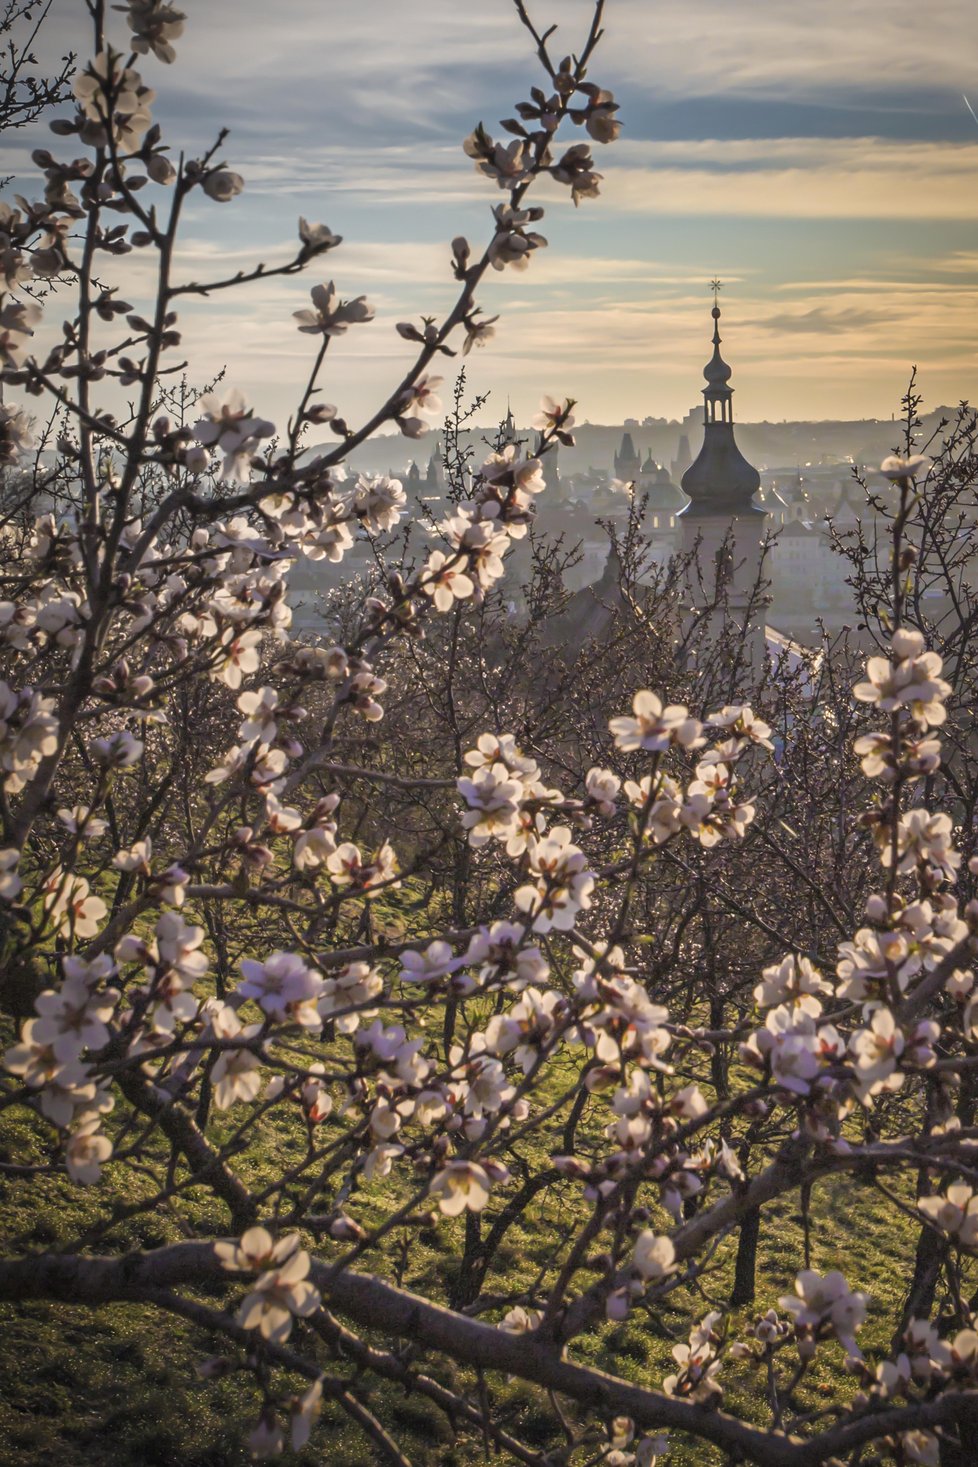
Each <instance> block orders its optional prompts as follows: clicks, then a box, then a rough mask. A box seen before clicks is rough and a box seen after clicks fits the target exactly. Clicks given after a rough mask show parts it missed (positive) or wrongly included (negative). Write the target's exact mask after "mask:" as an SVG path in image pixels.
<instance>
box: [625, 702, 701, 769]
mask: <svg viewBox="0 0 978 1467" xmlns="http://www.w3.org/2000/svg"><path fill="white" fill-rule="evenodd" d="M632 712H633V713H634V715H635V716H634V717H628V716H627V715H626V716H624V717H621V718H612V719H611V720H610V722H609V724H608V727H609V728H610V729H611V732H612V733H613V734H614V736H615V743H616V744H617V745H618V747H619V749H621V750H622V751H623V752H624V753H630V752H631V751H632V750H635V749H642V750H644V751H645V752H646V753H650V754H658V753H663V752H664V751H665V750H666V749H669V748H671V747H672V746H673V745H674V744H678V745H681V746H682V747H683V748H685V749H696V748H699V747H700V746H701V745H702V744H704V743H705V742H706V741H705V739H704V738H703V736H702V735H703V726H702V724H701V723H700V722H699V721H698V719H695V718H690V716H689V709H688V708H685V707H684V706H683V705H682V704H681V703H679V704H671V705H670V706H669V707H665V708H664V707H663V705H662V700H661V699H660V698H658V697H657V696H656V694H655V693H650V692H648V691H647V690H646V691H644V692H640V693H636V694H635V696H634V698H633V699H632Z"/></svg>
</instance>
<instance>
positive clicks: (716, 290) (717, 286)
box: [710, 280, 723, 305]
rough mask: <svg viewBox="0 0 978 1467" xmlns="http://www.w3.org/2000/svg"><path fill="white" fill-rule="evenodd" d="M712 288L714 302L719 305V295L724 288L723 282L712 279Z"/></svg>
mask: <svg viewBox="0 0 978 1467" xmlns="http://www.w3.org/2000/svg"><path fill="white" fill-rule="evenodd" d="M710 289H711V290H712V292H713V304H714V305H717V304H718V301H717V296H718V295H719V294H720V292H721V290H722V289H723V284H722V282H721V281H719V280H711V281H710Z"/></svg>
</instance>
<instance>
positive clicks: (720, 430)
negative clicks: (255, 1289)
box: [682, 301, 764, 519]
mask: <svg viewBox="0 0 978 1467" xmlns="http://www.w3.org/2000/svg"><path fill="white" fill-rule="evenodd" d="M711 315H712V317H713V355H712V357H711V358H710V360H709V361H708V362H707V364H706V366H705V367H704V368H703V376H704V378H705V379H706V386H705V387H704V388H703V446H702V448H701V449H700V451H699V454H698V455H697V457H696V459H695V461H694V462H693V463H692V464H691V465H690V467H689V468H688V469H687V470H686V472H685V474H683V477H682V486H683V490H684V491H685V493H686V494H688V495H689V499H690V503H689V504H688V505H687V507H686V509H685V510H684V511H683V513H684V514H685V515H688V516H689V517H690V518H693V519H695V518H697V517H699V516H702V515H730V516H733V515H748V516H749V515H755V514H763V513H764V511H763V510H760V509H758V507H757V506H756V505H755V504H754V503H753V499H754V495H755V494H756V493H757V490H758V488H759V487H760V482H761V476H760V474H759V473H758V472H757V470H756V469H755V468H754V465H753V464H751V463H748V462H747V460H746V459H745V458H744V455H743V454H742V453H741V451H740V449H739V448H738V447H737V442H736V439H735V438H734V430H733V388H732V387H731V386H730V385H729V382H730V368H729V366H728V365H727V363H726V362H725V361H724V360H723V357H722V356H721V355H720V340H721V338H720V307H719V306H718V305H717V304H716V302H715V301H714V305H713V309H712V311H711Z"/></svg>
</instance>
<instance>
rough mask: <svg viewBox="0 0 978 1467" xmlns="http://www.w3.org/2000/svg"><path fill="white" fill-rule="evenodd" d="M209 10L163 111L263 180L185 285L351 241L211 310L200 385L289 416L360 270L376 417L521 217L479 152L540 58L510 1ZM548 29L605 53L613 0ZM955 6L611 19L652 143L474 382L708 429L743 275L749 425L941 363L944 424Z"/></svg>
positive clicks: (167, 72)
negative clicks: (511, 222) (217, 139)
mask: <svg viewBox="0 0 978 1467" xmlns="http://www.w3.org/2000/svg"><path fill="white" fill-rule="evenodd" d="M185 8H186V10H187V12H188V21H187V27H186V32H185V37H184V39H183V41H182V43H181V45H180V47H179V57H178V61H177V63H176V65H175V66H173V67H172V68H167V67H162V66H159V65H158V64H155V63H149V64H145V65H144V66H143V72H144V74H145V76H146V79H147V81H148V82H149V84H150V85H153V86H154V87H155V88H156V89H157V91H158V98H159V100H158V103H157V105H156V107H155V112H156V114H157V116H158V117H159V118H160V120H161V121H162V123H163V125H164V129H165V132H166V134H167V137H168V141H170V143H171V145H172V147H173V149H174V151H177V150H179V149H180V148H188V149H190V150H191V151H192V152H193V151H196V150H202V149H203V148H204V147H205V146H206V145H207V144H208V143H209V142H210V141H211V139H212V138H213V135H214V134H215V133H216V131H217V129H218V127H219V126H221V125H223V124H227V125H229V126H230V127H231V129H232V131H231V136H230V138H229V141H228V143H227V145H226V148H225V150H224V155H225V157H226V158H227V161H228V163H229V164H230V166H232V167H234V168H236V169H238V170H239V171H240V172H241V173H242V174H243V176H244V178H245V183H246V188H245V192H244V194H243V195H242V196H241V198H239V199H237V200H236V201H235V202H234V203H233V204H230V205H225V206H218V205H214V204H209V203H208V202H207V201H204V200H201V201H198V202H195V204H194V205H193V207H192V208H191V209H190V210H189V211H188V219H187V225H188V236H189V241H188V246H187V249H186V250H185V254H184V258H183V261H182V265H183V267H184V268H185V269H186V270H187V272H188V274H189V275H190V276H191V278H193V277H196V278H200V277H201V276H202V275H204V274H206V273H207V272H209V271H215V270H216V271H219V272H221V273H225V272H226V271H227V270H228V268H229V267H230V268H233V269H236V268H239V267H241V266H244V265H245V264H246V263H247V262H248V261H250V260H253V259H254V258H256V257H257V258H261V259H265V260H268V261H272V260H274V259H275V258H276V257H278V258H281V257H282V256H283V254H284V253H285V251H286V250H287V249H288V247H289V245H290V244H291V241H292V240H293V239H294V228H295V220H296V218H297V216H298V215H299V214H300V213H301V214H303V215H305V216H306V217H307V218H309V219H312V220H320V219H321V220H323V221H324V222H325V223H327V224H329V226H330V227H331V228H332V229H333V230H334V231H336V232H337V233H339V234H342V235H343V236H344V239H345V243H344V245H343V246H342V248H341V249H340V250H338V251H336V252H335V253H333V254H331V255H330V256H329V259H328V260H327V261H324V262H322V263H321V264H320V265H317V266H314V269H313V270H312V271H311V272H309V274H308V275H307V276H304V277H294V278H291V279H287V280H285V281H274V282H267V283H262V284H260V285H258V286H253V287H251V288H250V289H249V290H248V291H247V292H240V293H236V294H235V297H234V300H233V301H231V300H227V301H226V302H225V300H224V299H222V298H219V297H215V298H213V299H212V300H211V301H209V302H207V303H205V305H204V308H203V309H201V310H195V309H194V308H190V309H189V310H187V311H186V312H185V314H184V318H183V324H184V340H185V345H186V349H187V351H188V354H189V355H190V357H191V362H192V366H193V369H194V373H195V377H196V379H197V380H203V379H204V378H205V377H206V375H208V374H209V373H212V372H215V371H217V370H219V369H220V368H221V367H222V366H223V365H225V364H227V365H228V367H229V372H228V381H229V382H230V383H233V384H235V385H239V386H241V387H242V388H243V389H244V390H245V391H246V393H247V394H248V395H249V397H250V398H251V400H252V401H253V403H254V404H255V406H256V407H257V408H258V409H259V410H260V411H261V412H263V413H265V414H267V415H268V416H270V417H272V418H274V419H275V420H276V421H277V422H279V423H282V422H283V421H284V417H285V414H286V412H287V410H288V406H289V404H290V401H291V400H293V399H294V397H295V395H296V390H297V388H298V387H299V386H300V383H301V380H302V374H303V367H304V366H305V365H306V364H307V363H308V361H309V360H310V339H309V338H308V337H303V336H300V335H299V334H298V333H297V332H296V331H295V329H294V323H293V321H292V316H291V313H292V311H293V310H298V309H300V308H302V307H303V306H304V305H305V304H307V298H308V297H307V292H308V289H309V287H310V286H311V285H313V284H315V283H317V282H318V281H319V280H321V279H324V278H330V277H332V278H334V279H335V281H336V286H337V289H338V291H339V292H340V294H342V295H344V296H348V297H349V296H354V295H359V294H361V293H366V295H367V296H368V298H369V299H370V300H371V302H372V303H373V304H374V305H375V307H376V311H377V316H376V320H375V321H374V322H373V323H371V324H370V325H368V326H364V327H362V328H360V329H358V330H356V331H353V332H351V333H350V334H349V336H348V337H347V338H345V339H343V340H342V341H341V342H339V343H338V344H337V347H336V351H335V365H334V366H333V368H332V372H331V373H330V372H327V375H326V378H325V381H324V388H325V393H326V396H327V397H328V398H329V399H330V400H332V401H336V402H337V404H338V406H339V407H340V409H341V411H342V412H343V413H344V414H345V415H346V416H347V417H348V419H349V420H350V421H353V422H356V421H358V420H359V419H360V418H361V417H362V416H363V415H364V414H365V413H367V412H368V410H369V409H370V408H371V407H372V406H373V405H375V404H376V401H377V399H378V397H379V395H380V393H381V392H382V391H383V389H385V388H387V387H389V386H390V385H392V384H393V382H394V381H395V380H396V376H397V373H398V370H399V368H400V367H401V366H402V365H403V364H404V363H405V362H406V361H407V360H408V359H409V353H408V351H407V350H406V348H405V344H404V343H403V342H402V341H401V340H400V338H398V337H397V335H396V333H395V332H394V325H395V323H396V322H397V321H399V320H402V319H405V318H414V319H417V318H418V316H419V315H420V314H421V313H422V312H426V313H434V314H439V313H444V311H445V310H447V309H448V307H449V306H450V304H451V302H452V300H453V298H454V293H453V287H454V282H453V281H452V279H451V276H450V273H449V270H448V258H449V249H448V243H449V241H450V239H451V238H452V236H453V235H455V234H458V233H465V234H466V235H467V236H468V237H469V238H470V239H471V240H473V242H477V241H481V240H483V239H484V238H485V237H486V231H487V226H488V223H489V217H490V216H489V209H490V207H491V206H492V205H493V204H495V203H497V202H498V200H499V194H498V191H497V190H496V189H495V188H494V187H493V186H492V184H491V183H489V182H488V181H487V180H485V179H482V178H480V177H477V175H476V174H475V172H474V170H473V167H472V164H471V161H470V160H469V159H468V158H466V157H465V156H464V155H463V153H462V149H461V142H462V139H463V138H464V137H465V136H466V134H467V133H468V132H469V131H470V130H471V128H472V126H473V125H474V124H475V123H476V122H478V121H479V120H480V119H481V120H483V121H484V122H485V124H486V125H487V127H488V128H489V129H490V131H495V132H498V128H497V122H498V119H499V118H500V117H506V116H509V115H511V114H512V111H513V106H514V104H515V102H516V101H517V100H519V99H520V97H521V96H523V95H525V94H526V90H527V87H528V85H530V84H531V83H533V82H535V81H537V79H538V78H537V75H536V69H535V63H534V58H533V56H532V54H531V49H530V47H529V46H528V44H527V40H526V38H525V36H524V34H523V32H522V31H521V29H520V27H519V25H518V22H517V20H516V18H515V15H514V13H513V11H512V7H511V6H510V5H509V4H508V0H493V3H487V4H485V5H484V6H483V7H481V8H480V9H479V10H478V11H477V10H476V9H475V8H474V7H469V6H467V7H465V9H464V12H463V11H462V10H460V9H459V7H457V6H456V5H453V4H452V3H451V0H430V3H429V4H427V5H426V6H425V7H424V8H423V9H422V10H419V9H418V8H417V7H404V6H401V5H398V4H395V3H394V0H357V3H354V0H331V3H330V4H329V5H328V6H323V5H321V4H317V3H313V0H286V3H285V4H284V5H280V6H278V7H277V8H276V9H275V11H274V12H270V11H269V10H268V8H267V7H265V6H262V5H259V4H258V3H257V0H241V3H240V4H239V5H237V6H236V7H235V11H234V23H233V24H229V23H228V13H227V11H226V9H225V8H224V7H223V6H220V5H214V6H202V7H194V6H192V5H187V6H186V7H185ZM532 9H533V13H534V14H535V15H536V16H537V17H538V18H540V19H541V20H543V19H545V18H556V19H557V20H559V22H560V31H559V38H560V39H559V40H558V42H557V43H556V44H557V45H558V47H559V46H560V45H561V43H562V44H563V45H564V47H565V48H567V49H570V48H571V47H572V46H573V45H575V44H576V43H577V42H578V40H579V38H580V36H581V26H582V23H583V20H584V18H585V14H586V10H587V6H586V4H584V3H583V0H559V3H553V4H551V5H549V6H547V5H546V4H544V3H537V4H535V5H533V7H532ZM79 11H80V7H79V6H78V5H77V4H76V3H75V0H55V5H54V9H53V11H52V23H49V27H48V31H47V34H46V36H45V39H44V45H45V47H46V53H47V54H48V55H50V54H51V53H52V51H53V50H57V49H59V48H60V49H64V47H66V46H68V45H72V44H74V45H79V46H81V47H82V50H83V53H84V54H83V56H82V60H84V59H86V56H87V45H86V44H85V43H83V39H82V36H83V29H82V18H81V17H80V15H79ZM928 14H929V19H928V21H927V23H926V24H924V22H923V21H922V19H921V16H920V12H919V8H918V7H917V6H915V5H911V4H910V0H855V3H853V0H821V3H820V4H819V5H818V6H817V7H815V8H814V9H812V8H811V7H805V8H802V7H786V6H784V5H783V4H780V3H776V0H757V3H753V4H751V5H750V6H747V5H744V4H742V3H741V4H738V3H732V4H731V3H727V4H722V3H721V0H698V3H682V0H663V3H662V4H660V5H658V6H656V7H655V9H654V11H653V10H651V9H650V8H649V7H648V6H647V5H645V4H642V3H640V0H611V3H610V4H609V6H608V12H607V25H606V38H605V40H604V42H603V43H602V46H601V47H600V49H599V52H598V55H597V57H596V58H595V61H594V63H593V65H592V69H591V79H592V80H594V81H596V82H598V83H599V84H600V85H602V86H605V87H608V88H610V89H612V90H613V91H614V92H615V94H616V96H617V98H618V99H619V101H620V102H621V108H622V110H621V114H620V115H621V117H622V119H623V122H624V132H623V136H622V139H621V140H620V142H619V143H616V144H614V145H612V146H610V147H608V148H597V147H596V148H595V155H596V163H597V166H598V168H599V170H600V171H601V172H602V173H603V174H604V183H603V185H602V196H601V197H600V198H598V199H596V200H586V201H585V202H584V203H583V204H582V206H581V208H580V209H578V210H574V209H572V208H571V207H570V206H569V203H568V201H567V199H566V198H564V197H563V192H564V191H563V190H560V191H559V192H560V197H558V196H557V195H558V190H557V186H556V185H553V186H551V187H550V188H549V189H548V190H545V191H544V192H545V193H547V194H548V197H547V199H546V202H547V205H548V214H547V218H546V220H545V221H544V224H543V226H542V229H543V232H544V233H545V234H546V235H547V237H548V238H549V240H550V247H549V249H547V250H545V251H540V252H538V254H537V256H536V257H535V258H534V260H533V262H532V264H531V266H530V268H529V270H528V271H527V272H526V273H525V274H522V275H517V274H514V273H513V272H512V271H506V272H504V273H503V274H501V275H495V274H494V276H493V278H492V279H491V280H490V281H489V282H488V283H487V284H486V286H485V288H484V289H482V290H480V292H479V301H480V303H481V304H482V306H483V307H484V309H485V310H486V311H487V312H488V313H489V314H496V313H497V312H498V313H500V315H501V320H500V322H499V327H498V335H497V337H496V340H495V341H493V342H491V343H490V345H489V347H488V348H487V349H486V350H485V351H481V352H473V353H472V355H471V356H470V357H469V358H468V359H467V368H468V372H469V384H470V387H471V389H472V391H473V392H482V391H488V390H491V391H492V392H493V395H494V402H496V403H498V402H501V401H503V402H504V401H505V399H506V397H507V396H508V397H509V398H510V399H511V401H512V404H513V409H514V412H515V414H516V416H517V418H518V419H519V420H520V421H522V422H526V421H528V420H529V419H530V418H531V416H532V414H533V412H534V411H535V410H536V406H537V402H538V399H539V396H540V394H541V393H543V392H547V393H551V394H554V395H557V396H563V395H569V396H573V397H575V398H576V399H577V400H578V402H579V405H580V406H579V409H578V412H579V416H580V417H581V418H582V419H583V418H588V419H590V420H591V421H592V422H605V423H612V422H616V421H617V422H621V421H623V420H624V419H625V418H626V417H635V418H638V419H641V418H643V417H645V416H646V415H649V414H651V415H654V416H664V417H672V418H680V417H681V416H682V415H683V414H684V413H685V412H686V411H687V409H688V407H689V405H690V404H691V403H692V402H693V401H695V400H696V397H697V394H698V390H699V387H700V386H701V377H700V373H701V370H702V365H703V362H704V361H705V360H706V357H707V356H708V354H709V351H708V346H709V333H710V325H711V323H710V320H709V306H710V304H711V299H710V296H709V292H708V282H709V280H710V279H711V277H713V276H714V275H719V276H720V277H721V279H723V280H724V282H725V289H724V291H723V294H722V297H721V305H722V307H723V311H724V316H723V321H722V331H723V336H724V352H725V355H726V356H727V358H728V360H729V361H730V362H731V364H732V366H733V373H734V375H733V385H734V387H735V388H736V390H737V397H736V412H737V416H738V417H739V418H740V419H741V420H742V421H765V420H766V421H771V422H777V421H781V420H783V419H792V420H802V419H804V420H807V421H813V420H819V419H823V420H824V419H830V420H831V419H838V418H843V417H844V418H852V416H853V415H854V414H856V415H858V416H860V417H863V418H867V419H868V418H888V417H889V416H890V414H891V413H893V412H894V411H898V410H899V400H900V396H901V394H902V392H903V391H904V389H905V387H906V383H907V380H908V376H909V371H910V367H911V364H912V363H916V364H917V366H918V368H919V383H920V387H921V390H922V391H923V393H924V396H925V406H926V407H930V406H932V405H936V404H938V403H940V402H957V401H958V400H959V399H961V398H962V397H971V398H974V397H975V396H978V360H976V348H975V343H974V335H973V323H974V320H975V319H976V316H978V236H976V226H978V189H976V188H975V182H974V181H975V178H976V176H978V126H976V124H975V122H974V119H973V118H972V117H971V115H970V114H969V112H968V110H967V108H966V105H965V102H964V100H963V95H962V94H964V93H969V92H970V93H971V94H972V96H973V97H974V98H978V38H976V36H975V32H974V27H973V25H972V23H971V8H970V6H969V5H967V4H966V0H941V3H940V4H939V5H937V6H936V7H934V8H932V9H931V10H930V12H929V13H928ZM113 20H120V24H121V19H120V18H119V17H117V16H114V15H113ZM333 63H335V64H333ZM218 71H219V72H220V75H219V76H218V75H216V73H217V72H218ZM31 141H32V144H33V145H37V143H38V141H39V139H38V138H37V137H34V138H33V139H32V140H31ZM43 145H45V146H52V147H53V148H54V150H55V152H64V151H68V149H66V148H65V144H64V142H63V140H59V139H51V138H50V137H47V139H46V141H45V142H44V144H43ZM26 156H27V150H26V148H25V146H24V140H23V138H21V139H19V140H18V139H17V138H16V137H14V138H13V139H10V140H8V141H6V142H5V143H4V144H3V155H2V159H0V164H2V166H3V169H4V171H12V172H15V173H19V174H20V183H21V186H22V187H23V186H25V185H26V186H29V185H30V178H29V174H30V164H29V160H28V166H27V168H26V169H25V168H24V166H23V164H24V160H25V158H26ZM126 288H127V289H128V288H129V287H128V285H127V286H126ZM332 355H333V354H332V353H331V356H332ZM456 366H457V362H452V361H446V362H445V367H444V370H445V373H446V376H447V377H449V378H451V376H452V375H453V373H454V370H455V367H456Z"/></svg>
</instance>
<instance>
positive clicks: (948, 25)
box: [600, 0, 978, 106]
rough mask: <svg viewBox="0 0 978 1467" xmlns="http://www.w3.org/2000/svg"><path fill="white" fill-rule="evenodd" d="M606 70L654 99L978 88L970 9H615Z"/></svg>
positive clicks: (882, 1) (640, 0) (666, 2)
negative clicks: (930, 12) (665, 96)
mask: <svg viewBox="0 0 978 1467" xmlns="http://www.w3.org/2000/svg"><path fill="white" fill-rule="evenodd" d="M607 29H608V33H607V36H606V39H605V41H604V42H603V44H602V52H601V57H600V65H601V69H602V72H603V73H604V72H605V71H606V70H607V71H614V72H615V73H616V74H617V75H618V76H623V77H626V78H628V79H629V80H630V81H632V82H635V83H639V84H641V85H642V86H644V87H646V88H648V89H649V90H650V91H655V92H662V91H665V92H668V93H670V94H674V95H675V94H685V95H690V94H692V95H699V96H714V95H718V94H719V95H724V94H726V95H745V94H746V95H750V96H755V97H789V98H797V99H799V100H801V99H808V98H811V97H835V98H837V99H838V98H843V97H845V98H847V99H849V100H851V98H852V97H853V95H861V96H863V97H867V96H868V95H872V94H874V93H875V94H876V95H877V96H880V97H881V96H883V95H884V94H885V95H886V96H887V98H888V100H889V101H890V102H891V103H892V101H893V100H896V101H897V103H899V100H900V94H901V91H907V90H908V89H916V88H919V87H921V86H922V85H928V84H932V85H935V86H938V87H940V88H942V89H947V91H948V93H949V94H950V93H952V92H953V93H956V94H957V97H956V101H957V105H958V106H960V105H961V104H960V100H959V98H960V93H961V92H967V91H968V90H969V89H971V90H978V33H976V30H975V26H974V6H973V4H972V0H941V6H940V13H939V18H938V17H937V16H936V15H935V16H933V17H931V16H928V15H927V14H926V12H924V11H923V10H922V9H921V7H920V5H919V3H918V0H818V3H817V4H807V5H805V4H797V3H795V4H786V3H784V0H751V3H750V4H742V3H731V0H659V3H658V4H656V5H655V7H652V6H650V5H648V3H647V0H618V4H617V5H616V6H615V8H614V14H613V17H612V16H610V17H609V25H608V28H607Z"/></svg>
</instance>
